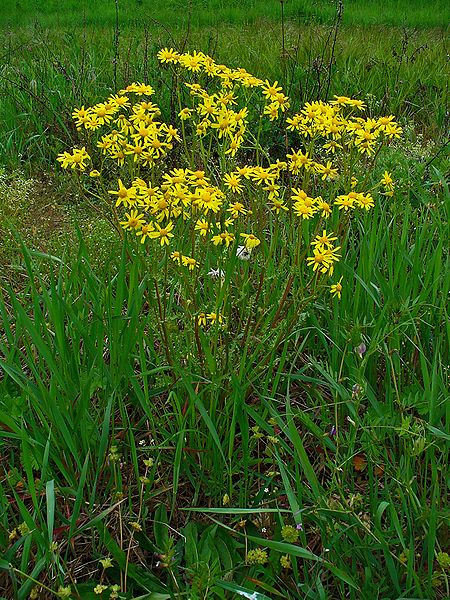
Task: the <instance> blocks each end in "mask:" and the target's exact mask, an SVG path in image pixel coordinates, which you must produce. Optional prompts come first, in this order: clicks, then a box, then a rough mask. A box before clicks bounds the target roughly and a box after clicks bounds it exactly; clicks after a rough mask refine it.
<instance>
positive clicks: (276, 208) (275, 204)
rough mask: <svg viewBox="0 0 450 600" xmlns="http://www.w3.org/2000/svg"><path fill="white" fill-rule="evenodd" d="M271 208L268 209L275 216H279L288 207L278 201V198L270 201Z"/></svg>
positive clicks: (281, 201)
mask: <svg viewBox="0 0 450 600" xmlns="http://www.w3.org/2000/svg"><path fill="white" fill-rule="evenodd" d="M271 203H272V206H271V207H270V208H271V209H272V210H273V211H274V212H276V213H277V215H279V214H280V211H282V210H288V207H287V206H286V204H284V202H283V200H280V199H279V198H273V199H272V200H271Z"/></svg>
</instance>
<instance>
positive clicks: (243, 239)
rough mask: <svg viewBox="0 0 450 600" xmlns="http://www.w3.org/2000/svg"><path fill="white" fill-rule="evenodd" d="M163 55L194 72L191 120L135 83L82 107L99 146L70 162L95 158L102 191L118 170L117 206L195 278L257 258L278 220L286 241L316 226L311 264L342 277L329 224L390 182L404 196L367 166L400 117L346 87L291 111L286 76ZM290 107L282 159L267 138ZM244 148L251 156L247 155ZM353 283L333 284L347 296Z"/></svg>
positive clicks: (213, 318) (211, 319)
mask: <svg viewBox="0 0 450 600" xmlns="http://www.w3.org/2000/svg"><path fill="white" fill-rule="evenodd" d="M158 58H159V60H160V62H161V63H163V64H165V65H169V66H170V67H171V68H173V69H175V70H177V73H178V74H177V77H176V78H175V80H176V81H177V82H180V81H184V79H186V80H185V81H184V85H178V87H177V90H176V92H177V98H178V108H177V112H178V115H177V116H178V119H179V126H177V127H174V126H173V125H170V124H166V123H165V122H164V121H163V119H162V111H161V110H160V108H159V107H158V105H157V104H155V103H154V102H153V101H152V97H153V95H154V93H155V91H154V89H153V88H152V86H150V85H148V84H145V83H139V82H137V83H132V84H131V85H129V86H127V87H126V88H124V89H122V90H120V91H119V92H118V93H117V94H114V95H111V96H109V98H107V100H106V101H105V102H102V103H98V104H96V105H95V106H93V107H87V108H86V107H84V106H82V107H81V108H78V109H76V110H74V111H73V115H72V116H73V118H74V120H75V124H76V127H77V129H78V130H79V132H80V136H82V137H87V138H88V141H87V142H86V146H88V147H89V148H90V153H91V155H89V154H88V152H87V151H86V146H83V147H82V148H81V149H77V148H75V149H73V150H72V152H71V153H69V152H63V153H62V154H60V155H59V157H58V161H59V162H60V163H61V166H62V167H63V168H65V169H70V170H72V171H74V172H75V173H76V174H77V175H84V176H87V173H84V172H85V171H86V169H87V165H88V164H89V163H90V162H92V168H91V171H90V172H89V176H90V177H86V178H85V182H86V183H88V185H86V188H88V189H90V190H92V187H94V188H95V189H96V190H97V197H104V195H105V192H106V191H107V190H105V189H104V188H103V184H102V175H103V174H105V173H111V172H117V171H118V175H120V177H117V186H115V189H111V190H109V191H108V194H109V197H110V199H111V198H113V205H114V210H115V209H117V208H119V209H121V210H123V211H124V212H123V214H124V216H123V218H122V219H121V220H119V223H120V225H121V226H122V227H123V229H125V230H127V231H128V232H130V233H131V234H133V235H135V236H136V238H137V239H138V240H139V241H140V243H141V244H145V243H147V242H148V243H156V244H157V245H158V246H159V247H160V248H162V249H163V252H164V255H163V256H165V259H166V261H169V262H170V264H171V265H172V268H175V269H178V267H180V268H181V269H183V268H184V269H185V272H186V273H187V274H189V272H190V273H191V275H192V276H193V277H197V273H198V272H200V269H202V268H203V267H204V266H205V267H206V269H208V268H210V267H211V266H213V269H212V272H214V273H215V272H216V266H217V265H219V266H220V265H222V266H223V265H224V264H225V263H224V261H225V260H227V257H230V256H233V257H236V256H237V257H238V258H240V259H242V260H249V258H250V256H251V252H252V251H253V250H255V249H256V248H258V252H259V251H260V249H261V248H263V253H264V250H265V249H267V248H268V247H269V246H270V245H271V240H270V235H271V234H270V233H269V232H270V231H273V230H274V228H275V227H276V228H277V232H278V235H279V236H280V239H290V240H291V241H292V240H296V239H298V238H299V237H300V238H301V235H302V233H301V231H302V230H301V228H302V227H304V228H305V227H306V228H307V230H308V231H309V237H308V239H309V240H310V239H313V241H312V242H311V246H312V255H311V256H309V257H307V258H306V263H307V265H308V266H309V267H311V268H312V272H313V274H314V276H315V277H316V278H319V277H321V276H322V275H328V276H332V275H333V272H334V267H335V265H336V263H337V262H338V261H339V259H340V257H341V255H340V254H339V250H340V249H341V248H340V246H339V245H336V246H335V245H334V243H333V242H335V241H336V240H337V237H336V236H334V235H333V234H332V233H329V232H327V230H326V229H323V227H324V223H325V221H327V220H329V221H328V222H332V223H333V227H336V226H337V225H338V224H339V225H340V223H341V221H344V220H345V219H348V218H349V217H350V215H351V213H352V212H353V211H355V210H358V209H359V210H360V211H361V212H362V213H365V212H366V211H368V210H370V209H371V208H372V207H373V206H374V202H375V198H374V196H373V192H374V190H377V189H378V188H380V187H382V188H383V190H384V191H383V192H381V193H382V194H383V195H387V196H392V194H393V190H394V182H393V179H392V176H391V174H390V173H388V172H385V173H384V175H383V178H382V179H381V181H379V183H378V184H377V185H375V186H374V187H372V188H369V189H368V186H367V182H368V177H366V178H365V179H364V180H363V181H362V183H360V182H359V181H358V180H357V179H356V178H355V174H358V173H361V172H364V173H365V174H366V173H367V172H368V171H370V168H372V167H373V165H372V164H370V165H369V162H371V163H374V162H375V159H376V157H377V156H378V154H379V151H380V150H381V148H382V146H383V144H388V143H389V142H390V140H391V139H393V138H396V137H399V136H400V134H401V131H402V130H401V127H400V126H399V125H398V123H396V121H395V119H394V117H393V116H392V115H390V116H387V117H380V118H378V119H373V118H367V119H365V118H363V116H361V115H363V112H364V109H365V106H364V103H363V102H362V101H360V100H357V99H352V98H347V97H345V96H335V97H334V99H333V100H331V101H330V102H328V103H325V102H322V101H318V102H311V103H309V102H308V103H306V104H305V105H304V106H303V107H302V109H301V110H300V111H299V112H298V113H296V114H294V115H293V116H287V112H288V110H289V108H290V99H289V98H288V97H287V96H286V95H285V94H284V93H283V90H282V88H281V86H280V85H279V84H278V82H276V81H275V82H274V83H270V82H269V81H267V80H262V79H259V78H257V77H255V76H253V75H251V74H250V73H248V72H247V71H246V70H245V69H231V68H229V67H227V66H225V65H221V64H217V63H216V62H215V61H214V60H213V59H212V58H211V57H209V56H207V55H205V54H203V53H202V52H195V51H194V52H192V53H189V52H187V53H183V54H181V53H178V52H177V51H175V50H173V49H172V48H170V49H168V48H164V49H162V50H160V52H158ZM183 71H184V77H183ZM250 97H251V101H250ZM183 99H184V101H183ZM283 115H284V116H285V117H286V118H285V119H284V118H283V119H282V120H281V122H279V123H278V124H277V125H276V126H277V127H281V128H283V129H284V134H285V135H286V139H287V140H290V142H289V145H287V148H289V147H291V150H290V151H289V152H287V153H286V155H280V154H278V156H279V158H277V160H274V159H273V158H272V157H271V155H270V150H268V149H267V147H268V146H267V145H263V144H262V143H261V140H260V136H261V135H262V122H263V120H264V119H265V118H268V119H269V120H270V121H276V120H277V119H279V118H280V117H281V116H283ZM266 126H267V123H266ZM273 126H275V124H273ZM271 127H272V125H271ZM266 128H267V127H266ZM105 130H106V131H105ZM240 150H241V153H242V154H244V150H245V156H246V161H245V162H243V161H241V162H238V160H237V159H238V153H239V151H240ZM172 151H173V152H172ZM174 155H175V158H173V156H174ZM91 156H92V159H91ZM162 159H164V160H162ZM249 162H252V163H253V164H245V163H249ZM111 187H112V186H111ZM345 223H346V221H345ZM320 231H322V234H320V233H319V232H320ZM186 240H188V241H189V242H188V243H186ZM293 243H294V242H293ZM173 246H175V248H176V249H175V248H174V247H173ZM188 249H189V250H188ZM187 250H188V251H187ZM297 254H298V253H297ZM170 259H171V260H170ZM217 273H222V271H221V269H217ZM217 279H219V280H220V281H221V280H222V279H223V278H222V276H221V275H220V276H218V277H217ZM341 280H342V278H341V279H340V280H339V281H338V283H335V284H334V285H332V286H331V289H330V291H331V293H332V295H333V296H337V297H338V298H340V295H341V291H342V285H341ZM196 314H197V316H196V319H197V324H198V325H201V326H206V325H207V324H210V323H215V322H219V323H222V322H223V317H222V315H221V314H220V312H219V307H218V306H216V307H215V312H210V313H207V312H206V311H205V312H202V313H196Z"/></svg>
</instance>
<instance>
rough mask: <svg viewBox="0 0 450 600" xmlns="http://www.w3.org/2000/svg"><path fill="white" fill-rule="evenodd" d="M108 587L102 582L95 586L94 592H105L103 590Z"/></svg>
mask: <svg viewBox="0 0 450 600" xmlns="http://www.w3.org/2000/svg"><path fill="white" fill-rule="evenodd" d="M107 589H108V586H107V585H102V584H101V583H99V584H98V585H96V586H95V588H94V594H98V595H100V594H103V592H104V591H105V590H107Z"/></svg>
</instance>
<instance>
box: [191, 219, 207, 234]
mask: <svg viewBox="0 0 450 600" xmlns="http://www.w3.org/2000/svg"><path fill="white" fill-rule="evenodd" d="M194 230H195V231H198V232H199V233H200V235H203V236H206V234H207V233H208V231H209V223H208V221H205V220H204V219H198V221H197V223H196V224H195V227H194Z"/></svg>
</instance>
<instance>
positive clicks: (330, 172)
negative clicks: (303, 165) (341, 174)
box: [315, 161, 338, 181]
mask: <svg viewBox="0 0 450 600" xmlns="http://www.w3.org/2000/svg"><path fill="white" fill-rule="evenodd" d="M315 168H316V171H317V173H320V174H321V175H322V180H323V181H325V179H330V180H333V179H336V177H337V176H338V172H337V169H333V165H332V164H331V162H330V161H328V162H327V164H326V165H321V164H319V163H316V164H315Z"/></svg>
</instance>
